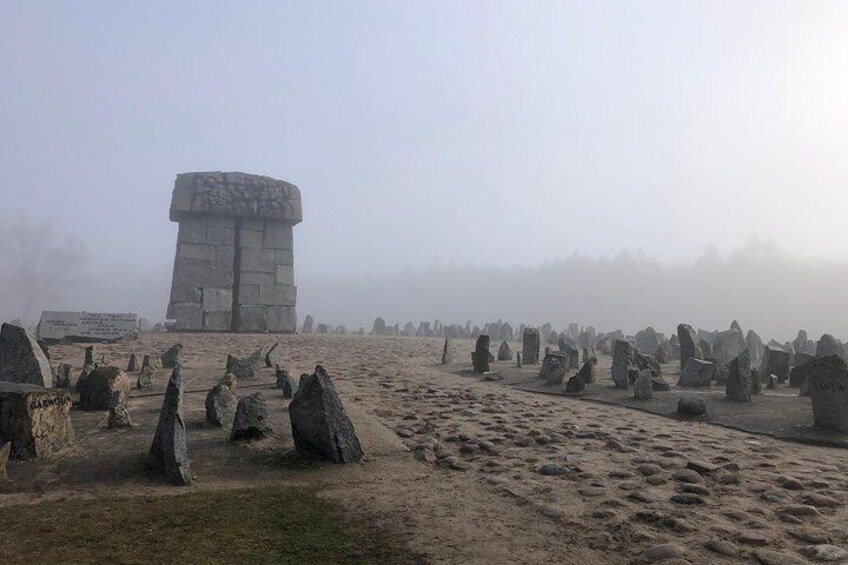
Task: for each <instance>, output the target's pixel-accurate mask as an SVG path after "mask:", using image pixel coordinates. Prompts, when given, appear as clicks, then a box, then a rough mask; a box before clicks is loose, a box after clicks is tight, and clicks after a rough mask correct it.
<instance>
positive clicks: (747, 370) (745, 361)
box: [725, 349, 753, 402]
mask: <svg viewBox="0 0 848 565" xmlns="http://www.w3.org/2000/svg"><path fill="white" fill-rule="evenodd" d="M752 387H753V383H752V382H751V357H750V356H749V354H748V350H747V349H746V350H745V351H743V352H742V353H740V354H739V356H738V357H736V359H734V360H733V361H731V363H730V372H729V374H728V376H727V387H726V388H725V396H727V399H728V400H733V401H735V402H751V393H752V392H753V390H752Z"/></svg>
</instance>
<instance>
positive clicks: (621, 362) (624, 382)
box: [612, 339, 633, 389]
mask: <svg viewBox="0 0 848 565" xmlns="http://www.w3.org/2000/svg"><path fill="white" fill-rule="evenodd" d="M632 360H633V346H632V345H631V343H630V342H629V341H624V340H622V339H617V340H615V345H613V352H612V380H613V382H614V383H615V388H620V389H625V388H627V386H628V383H629V373H630V362H631V361H632Z"/></svg>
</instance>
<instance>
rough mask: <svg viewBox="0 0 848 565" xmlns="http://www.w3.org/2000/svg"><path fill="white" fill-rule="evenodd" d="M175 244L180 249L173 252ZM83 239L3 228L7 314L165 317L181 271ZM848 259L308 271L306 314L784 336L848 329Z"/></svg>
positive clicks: (12, 225)
mask: <svg viewBox="0 0 848 565" xmlns="http://www.w3.org/2000/svg"><path fill="white" fill-rule="evenodd" d="M168 251H169V252H170V250H168ZM84 261H85V253H84V248H83V245H82V243H81V242H80V241H79V240H78V239H75V238H73V237H69V236H68V235H66V234H63V233H60V232H59V231H58V230H56V229H54V227H53V226H52V225H51V224H50V223H48V222H33V221H31V220H28V219H27V218H26V217H25V216H19V217H17V218H15V219H13V220H12V221H9V222H6V223H4V224H3V225H2V226H0V319H3V320H11V319H14V318H21V319H23V320H24V321H27V322H31V323H32V322H35V321H37V320H38V317H39V314H40V312H41V310H43V309H63V308H64V309H69V310H80V309H89V310H96V309H101V310H105V311H109V310H113V311H136V312H139V313H141V314H142V315H145V316H148V317H150V318H151V319H154V320H161V319H164V310H165V306H166V304H167V300H168V296H167V292H168V288H169V285H170V273H168V272H161V271H156V270H155V269H151V268H149V267H145V266H143V265H139V266H138V271H136V272H124V271H125V269H124V271H121V272H119V269H116V268H110V267H111V266H110V264H109V261H108V258H102V259H101V260H100V261H98V265H97V266H96V267H97V268H96V269H95V272H93V273H88V274H86V272H85V269H84ZM844 280H848V261H839V262H814V261H801V260H796V259H792V258H789V257H787V256H786V255H784V254H783V253H781V252H780V250H778V249H777V248H775V247H774V246H773V245H771V244H769V243H766V242H762V241H759V240H756V239H751V240H749V241H748V242H747V243H746V244H745V245H744V246H743V247H741V248H740V249H738V250H737V251H735V252H733V253H731V254H730V255H728V256H726V257H721V256H720V255H719V254H718V253H716V252H715V250H713V249H707V250H706V251H705V252H704V253H702V254H701V256H700V257H698V258H696V259H695V260H694V261H692V262H691V263H688V264H686V263H684V264H664V263H661V262H659V261H657V260H655V259H651V258H650V257H648V256H646V255H645V254H643V253H632V252H623V253H621V254H619V255H618V256H617V257H615V258H593V257H585V256H580V255H576V254H575V255H572V256H570V257H568V258H566V259H561V260H556V261H550V262H547V263H545V264H543V265H540V266H538V267H534V268H519V267H513V268H502V267H493V266H452V267H443V268H431V269H421V270H408V271H404V272H400V273H395V274H389V275H368V276H346V275H343V274H336V275H324V276H321V277H311V278H310V277H299V280H298V286H299V300H298V311H299V312H300V317H301V319H302V318H303V317H304V316H305V315H306V314H307V313H308V314H312V315H313V316H314V317H315V318H316V319H318V320H325V321H328V322H332V323H334V324H346V325H347V326H348V327H358V326H364V327H371V323H372V322H373V320H374V318H375V317H377V316H382V317H383V318H385V319H387V320H394V321H397V322H399V323H400V324H401V326H403V324H404V323H405V322H406V321H412V322H414V323H416V325H417V323H418V322H420V321H423V320H427V321H431V322H432V321H433V320H435V319H440V320H441V321H442V322H444V323H455V322H456V323H463V324H464V323H465V321H466V320H472V321H473V322H474V323H477V324H483V323H485V322H486V321H494V320H497V319H502V320H504V321H509V322H510V323H511V324H513V325H514V326H515V327H518V325H519V324H521V323H525V324H531V325H541V324H542V323H544V322H550V323H552V324H553V325H554V327H558V328H565V327H567V326H568V324H569V323H571V322H576V323H578V324H580V325H584V326H588V325H593V326H595V327H596V328H598V330H600V331H612V330H615V329H621V330H623V331H624V332H626V333H630V334H632V333H635V332H636V331H638V330H640V329H643V328H645V327H646V326H652V327H654V328H656V329H657V330H658V331H661V332H664V333H666V335H671V334H673V333H674V331H675V328H676V327H677V324H678V323H681V322H685V323H688V324H691V325H692V326H694V327H700V328H704V329H709V330H714V329H725V328H727V327H729V324H730V321H731V320H733V319H737V320H739V322H740V323H741V324H742V327H743V329H744V330H745V331H747V330H748V329H754V330H756V331H757V332H758V333H759V334H760V335H761V336H763V337H764V338H766V340H768V339H770V338H775V339H777V340H778V341H780V342H784V341H787V340H791V339H793V338H794V337H795V335H796V333H797V330H798V329H801V328H803V329H806V330H807V331H809V333H810V335H811V336H813V337H815V336H819V335H821V334H822V333H825V332H828V333H832V334H834V335H836V336H838V337H843V338H844V337H848V319H846V316H844V312H846V309H848V291H846V290H845V289H844V288H843V286H842V281H844Z"/></svg>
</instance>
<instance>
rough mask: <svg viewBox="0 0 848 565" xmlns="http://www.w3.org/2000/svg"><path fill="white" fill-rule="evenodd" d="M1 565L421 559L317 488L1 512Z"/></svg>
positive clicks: (147, 498) (50, 505)
mask: <svg viewBox="0 0 848 565" xmlns="http://www.w3.org/2000/svg"><path fill="white" fill-rule="evenodd" d="M0 524H3V527H2V528H0V563H4V564H7V565H8V564H12V563H102V564H106V563H108V564H116V563H122V564H132V563H145V564H148V563H156V564H160V563H162V564H164V563H181V564H187V563H227V564H229V563H239V564H242V563H245V564H247V563H299V564H300V563H302V564H307V563H376V562H380V563H381V564H386V565H388V564H393V563H417V562H420V559H418V558H416V557H415V556H413V555H411V554H410V553H409V552H407V551H406V550H404V549H403V548H402V547H401V546H400V545H399V544H397V543H396V542H395V541H393V540H391V539H389V538H388V537H387V536H386V535H385V534H383V533H380V532H375V531H373V530H372V529H371V528H369V527H368V526H367V524H364V523H356V522H353V521H352V520H351V519H350V518H348V517H345V516H344V515H343V514H342V513H341V512H340V511H338V510H337V509H336V508H334V507H333V506H332V505H331V504H329V503H327V502H326V501H323V500H321V499H319V498H318V497H317V496H316V493H315V491H314V489H310V488H304V487H261V488H249V489H239V490H230V491H219V492H201V493H191V494H185V495H177V496H160V497H152V496H145V497H135V498H107V499H97V500H62V501H57V502H47V503H40V504H34V505H21V506H13V507H8V508H4V509H0Z"/></svg>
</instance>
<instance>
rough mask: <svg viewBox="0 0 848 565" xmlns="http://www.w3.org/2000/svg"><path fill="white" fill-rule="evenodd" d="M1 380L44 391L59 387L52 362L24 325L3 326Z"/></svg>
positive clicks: (0, 331) (0, 333) (1, 335)
mask: <svg viewBox="0 0 848 565" xmlns="http://www.w3.org/2000/svg"><path fill="white" fill-rule="evenodd" d="M0 381H7V382H12V383H25V384H31V385H35V386H40V387H44V388H52V387H53V386H54V384H55V382H54V377H53V370H52V369H51V368H50V362H49V361H48V360H47V357H46V356H45V355H44V351H42V350H41V347H39V345H38V342H36V341H35V338H33V337H32V336H31V335H30V334H29V332H27V331H26V330H25V329H24V328H22V327H20V326H14V325H12V324H3V326H2V327H0Z"/></svg>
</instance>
